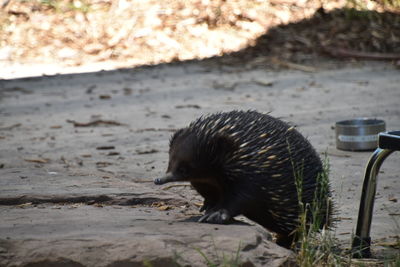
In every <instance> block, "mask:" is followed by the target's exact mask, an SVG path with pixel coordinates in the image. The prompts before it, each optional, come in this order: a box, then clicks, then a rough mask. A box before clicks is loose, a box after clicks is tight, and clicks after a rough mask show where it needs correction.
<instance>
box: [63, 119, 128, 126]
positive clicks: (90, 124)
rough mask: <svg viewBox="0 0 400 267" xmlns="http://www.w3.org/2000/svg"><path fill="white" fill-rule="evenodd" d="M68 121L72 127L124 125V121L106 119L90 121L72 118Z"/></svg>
mask: <svg viewBox="0 0 400 267" xmlns="http://www.w3.org/2000/svg"><path fill="white" fill-rule="evenodd" d="M67 122H68V123H72V124H73V125H74V127H90V126H98V125H101V124H103V125H115V126H123V125H126V124H124V123H120V122H117V121H106V120H95V121H91V122H76V121H74V120H67Z"/></svg>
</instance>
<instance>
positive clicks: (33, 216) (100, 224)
mask: <svg viewBox="0 0 400 267" xmlns="http://www.w3.org/2000/svg"><path fill="white" fill-rule="evenodd" d="M183 209H184V207H181V208H175V209H173V210H171V211H169V212H162V211H159V210H158V209H157V208H149V207H118V206H93V205H92V206H88V205H84V204H79V205H68V204H65V205H33V206H30V207H29V206H28V205H25V206H19V207H5V206H2V207H0V212H1V214H2V218H3V219H2V225H1V230H0V236H1V239H0V266H143V265H144V264H145V263H150V264H151V266H160V267H161V266H176V265H175V264H176V263H178V264H181V266H204V265H205V264H206V262H207V260H209V261H210V262H214V263H217V262H223V260H224V259H225V260H232V261H234V260H235V259H236V257H238V260H239V262H241V263H245V264H247V265H246V266H288V265H289V266H290V265H291V264H294V262H295V261H294V255H293V253H292V252H290V251H288V250H286V249H283V248H281V247H279V246H277V245H275V244H274V243H272V242H270V241H268V240H270V239H271V236H270V235H269V234H268V233H267V232H266V231H265V230H264V229H262V228H259V227H257V226H249V225H247V224H245V223H240V222H238V223H236V224H231V225H212V224H199V223H197V222H194V221H191V220H190V219H188V216H184V215H183V214H182V213H181V212H182V210H183ZM13 218H18V221H16V220H14V219H13ZM203 255H204V256H203Z"/></svg>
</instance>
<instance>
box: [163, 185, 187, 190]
mask: <svg viewBox="0 0 400 267" xmlns="http://www.w3.org/2000/svg"><path fill="white" fill-rule="evenodd" d="M181 186H190V184H172V185H168V186H166V187H163V190H168V189H171V188H173V187H181Z"/></svg>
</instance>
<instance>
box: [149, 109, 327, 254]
mask: <svg viewBox="0 0 400 267" xmlns="http://www.w3.org/2000/svg"><path fill="white" fill-rule="evenodd" d="M322 172H323V165H322V162H321V160H320V158H319V156H318V155H317V153H316V152H315V150H314V149H313V147H312V146H311V144H310V143H309V142H308V141H307V140H306V139H305V138H304V137H303V136H302V135H301V134H300V133H299V132H298V131H297V130H296V129H294V127H292V126H290V125H288V124H287V123H285V122H283V121H281V120H279V119H276V118H273V117H271V116H270V115H267V114H262V113H259V112H256V111H231V112H226V113H216V114H211V115H208V116H206V117H200V118H199V119H197V120H196V121H194V122H192V123H191V124H190V125H189V126H188V127H187V128H183V129H180V130H178V131H177V132H176V133H175V134H174V135H173V136H172V138H171V141H170V150H169V164H168V169H167V173H166V175H165V176H164V177H162V178H158V179H155V180H154V182H155V184H164V183H168V182H176V181H189V182H190V183H191V185H192V186H193V187H194V188H195V189H196V190H197V192H198V193H199V194H200V195H201V196H203V197H204V204H203V206H202V208H201V209H200V211H205V215H203V216H202V217H201V218H200V219H199V222H208V223H218V224H222V223H228V222H229V221H230V220H231V219H232V218H233V217H235V216H237V215H240V214H243V215H244V216H246V217H247V218H249V219H251V220H253V221H255V222H256V223H258V224H260V225H262V226H264V227H265V228H267V229H269V230H270V231H273V232H275V233H277V244H278V245H281V246H284V247H290V245H291V243H292V241H293V238H294V233H295V232H296V229H297V227H298V226H299V224H300V219H299V216H300V214H301V212H302V209H301V205H300V202H302V203H303V204H304V207H306V206H307V207H309V208H308V210H309V211H310V210H312V207H313V205H315V200H317V201H318V202H319V203H321V204H322V205H321V208H320V209H319V214H318V216H315V214H313V215H314V216H312V214H311V213H310V212H309V214H307V218H309V219H312V218H316V217H318V218H319V221H320V222H319V227H320V228H322V226H323V225H324V224H326V223H328V221H329V217H330V215H329V211H327V209H328V208H329V205H327V204H326V203H327V199H328V198H329V196H330V193H329V186H328V189H327V190H326V191H321V186H320V181H319V179H318V177H319V175H320V174H321V173H322ZM296 179H297V180H296ZM299 192H300V194H301V199H300V200H301V201H299V197H298V195H299ZM321 192H322V193H321ZM316 196H317V198H318V199H316V198H315V197H316ZM309 222H310V220H309Z"/></svg>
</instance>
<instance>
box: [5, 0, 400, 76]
mask: <svg viewBox="0 0 400 267" xmlns="http://www.w3.org/2000/svg"><path fill="white" fill-rule="evenodd" d="M0 5H1V6H0V12H1V13H0V69H2V70H0V74H1V72H3V74H4V73H5V72H7V71H8V72H10V71H14V72H18V71H19V70H21V71H22V69H24V68H26V67H29V66H35V65H37V64H41V65H42V64H50V65H56V66H62V67H74V66H94V68H96V66H98V67H97V68H101V69H112V68H120V67H134V66H139V65H147V64H159V63H168V62H172V61H181V60H191V59H204V58H209V57H214V56H221V55H223V54H225V55H226V54H229V53H233V52H237V51H241V52H240V53H235V54H231V55H232V56H233V58H236V59H240V61H242V60H254V58H255V57H256V58H257V57H260V56H276V57H278V58H279V59H284V60H290V61H293V62H297V63H301V62H303V61H307V60H310V59H312V58H314V56H318V55H328V56H335V57H366V58H369V57H372V58H376V57H377V58H378V59H380V58H383V59H394V60H398V59H399V54H400V0H212V1H211V0H175V1H174V0H168V1H166V0H165V1H164V0H162V1H160V0H113V1H111V0H29V1H28V0H26V1H24V0H0ZM377 53H379V54H377ZM1 76H4V75H0V78H1Z"/></svg>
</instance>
